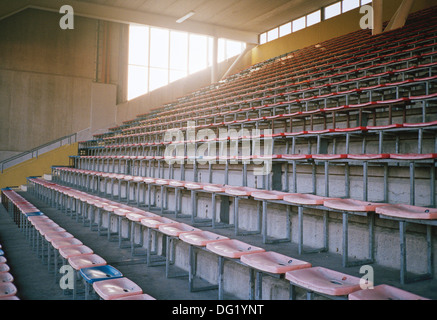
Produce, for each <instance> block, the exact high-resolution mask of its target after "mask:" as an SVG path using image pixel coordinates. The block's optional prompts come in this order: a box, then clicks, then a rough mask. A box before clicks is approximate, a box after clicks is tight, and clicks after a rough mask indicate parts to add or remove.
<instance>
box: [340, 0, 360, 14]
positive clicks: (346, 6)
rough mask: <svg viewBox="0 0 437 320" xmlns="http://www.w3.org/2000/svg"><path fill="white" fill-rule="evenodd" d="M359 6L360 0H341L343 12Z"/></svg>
mask: <svg viewBox="0 0 437 320" xmlns="http://www.w3.org/2000/svg"><path fill="white" fill-rule="evenodd" d="M359 6H360V0H343V12H347V11H350V10H352V9H355V8H358V7H359Z"/></svg>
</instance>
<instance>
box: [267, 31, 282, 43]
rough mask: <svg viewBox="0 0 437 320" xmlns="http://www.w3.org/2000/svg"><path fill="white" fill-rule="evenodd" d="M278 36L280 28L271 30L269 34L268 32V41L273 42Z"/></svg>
mask: <svg viewBox="0 0 437 320" xmlns="http://www.w3.org/2000/svg"><path fill="white" fill-rule="evenodd" d="M278 36H279V29H278V28H275V29H273V30H270V31H269V32H267V41H273V40H275V39H278Z"/></svg>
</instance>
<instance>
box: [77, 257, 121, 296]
mask: <svg viewBox="0 0 437 320" xmlns="http://www.w3.org/2000/svg"><path fill="white" fill-rule="evenodd" d="M79 274H80V275H81V276H82V278H83V280H84V281H85V300H88V293H89V285H91V286H92V285H93V283H94V282H98V281H103V280H109V279H117V278H122V277H123V274H122V273H121V272H120V271H119V270H117V269H116V268H114V267H113V266H110V265H105V266H98V267H91V268H83V269H81V270H80V271H79Z"/></svg>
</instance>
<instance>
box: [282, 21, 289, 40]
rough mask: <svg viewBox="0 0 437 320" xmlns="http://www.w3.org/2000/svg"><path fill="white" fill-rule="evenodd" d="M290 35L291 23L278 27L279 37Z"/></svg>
mask: <svg viewBox="0 0 437 320" xmlns="http://www.w3.org/2000/svg"><path fill="white" fill-rule="evenodd" d="M290 33H291V22H289V23H286V24H284V25H282V26H280V27H279V36H280V37H283V36H286V35H287V34H290Z"/></svg>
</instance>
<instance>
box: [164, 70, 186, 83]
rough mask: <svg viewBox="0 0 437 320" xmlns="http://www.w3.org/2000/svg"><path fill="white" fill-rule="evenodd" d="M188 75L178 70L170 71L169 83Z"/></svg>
mask: <svg viewBox="0 0 437 320" xmlns="http://www.w3.org/2000/svg"><path fill="white" fill-rule="evenodd" d="M187 75H188V73H187V72H186V71H180V70H170V81H169V82H173V81H176V80H179V79H182V78H185V77H186V76H187Z"/></svg>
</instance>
